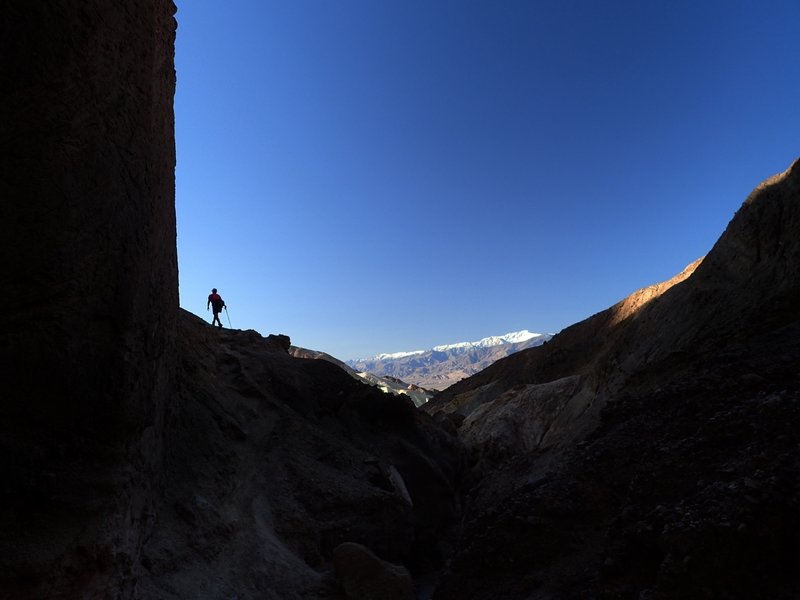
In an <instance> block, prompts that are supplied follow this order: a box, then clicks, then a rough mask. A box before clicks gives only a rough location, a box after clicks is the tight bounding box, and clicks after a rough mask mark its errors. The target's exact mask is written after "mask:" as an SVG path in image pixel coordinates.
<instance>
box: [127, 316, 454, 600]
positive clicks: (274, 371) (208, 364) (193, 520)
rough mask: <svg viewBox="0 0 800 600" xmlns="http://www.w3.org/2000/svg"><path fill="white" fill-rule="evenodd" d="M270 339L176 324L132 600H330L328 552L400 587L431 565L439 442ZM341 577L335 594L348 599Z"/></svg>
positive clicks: (439, 511) (449, 450) (442, 469)
mask: <svg viewBox="0 0 800 600" xmlns="http://www.w3.org/2000/svg"><path fill="white" fill-rule="evenodd" d="M281 337H283V341H285V336H269V337H268V338H262V337H261V336H260V335H259V334H258V333H256V332H255V331H232V330H218V329H216V328H212V327H210V326H208V325H207V324H205V323H204V322H203V321H201V320H200V319H198V318H197V317H194V316H193V315H190V314H189V313H183V314H182V319H181V329H180V335H179V340H180V345H179V352H180V357H181V375H182V376H181V379H180V381H181V387H180V390H179V394H178V401H177V402H176V403H175V406H174V412H173V413H172V414H171V417H170V419H169V421H168V425H169V427H168V431H169V436H170V437H169V448H170V451H169V453H168V454H167V456H166V460H165V465H164V473H165V478H166V485H165V487H164V488H163V490H162V492H161V501H160V503H159V504H158V505H157V507H156V511H155V515H154V518H155V523H154V528H153V534H152V536H151V538H150V539H149V540H148V542H147V544H146V545H145V547H144V550H143V564H144V565H145V567H146V570H145V572H144V573H143V575H142V577H141V578H140V581H139V589H138V591H139V595H138V597H139V598H148V599H149V598H152V599H153V600H156V599H158V600H168V599H175V600H178V599H181V598H201V597H215V598H216V597H218V598H231V597H237V598H268V599H275V600H287V599H292V598H297V599H305V598H341V597H343V596H342V592H341V583H340V582H338V581H337V579H336V578H335V576H334V569H333V559H334V550H335V549H336V548H337V547H339V546H340V545H341V544H344V543H353V544H361V545H363V546H365V547H367V548H369V549H370V550H371V551H372V552H373V553H375V555H376V556H377V557H379V558H380V559H381V560H383V561H388V562H391V563H394V564H398V565H404V568H407V569H408V570H410V571H411V573H413V574H414V575H416V576H423V575H426V574H429V573H430V572H433V571H435V570H437V569H438V568H440V567H441V566H442V564H443V560H444V554H445V547H444V546H443V545H442V543H441V540H442V539H445V538H446V537H447V533H448V531H449V530H450V529H452V527H453V526H454V525H455V523H456V522H457V518H458V514H459V512H458V510H459V506H458V503H457V498H458V495H457V494H456V486H457V482H458V478H459V476H460V473H461V471H462V458H461V457H462V454H461V450H460V446H459V445H458V443H457V442H456V440H455V438H454V437H453V436H451V435H450V434H447V433H446V432H445V431H444V430H442V429H441V428H440V427H438V426H437V424H436V423H435V422H434V420H433V419H432V418H431V417H429V416H428V415H426V414H425V413H422V412H420V411H418V410H417V409H416V408H415V407H414V405H413V404H412V402H411V401H410V400H409V399H408V398H405V397H403V396H393V395H391V394H384V393H382V392H381V391H379V390H377V389H375V388H373V387H370V386H367V385H364V384H362V383H360V382H358V381H356V380H355V379H353V378H352V377H351V376H349V375H348V374H347V373H346V372H345V371H344V370H342V369H341V368H339V367H338V366H336V365H334V364H332V363H330V362H328V361H324V360H313V359H301V358H294V357H292V356H290V355H289V354H288V353H287V351H286V350H287V345H286V344H285V343H282V340H281ZM348 573H350V571H348ZM352 576H353V574H352V573H350V575H348V579H347V581H346V582H343V583H345V588H348V586H349V587H352V586H355V588H359V585H361V584H360V583H358V582H355V583H354V582H353V581H352V580H351V578H352ZM356 579H357V580H358V577H357V578H356ZM361 583H363V582H361ZM365 585H366V584H365ZM409 585H410V579H409ZM348 597H356V596H352V594H351V595H350V596H348ZM395 597H399V596H395Z"/></svg>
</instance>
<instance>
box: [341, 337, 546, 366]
mask: <svg viewBox="0 0 800 600" xmlns="http://www.w3.org/2000/svg"><path fill="white" fill-rule="evenodd" d="M543 335H545V334H543V333H531V332H530V331H528V330H527V329H523V330H522V331H512V332H511V333H506V334H505V335H493V336H490V337H485V338H483V339H480V340H478V341H477V342H457V343H455V344H445V345H442V346H434V347H433V348H431V350H433V351H434V352H447V351H449V350H461V351H466V350H469V349H471V348H489V347H491V346H502V345H504V344H520V343H522V342H527V341H528V340H532V339H534V338H537V337H542V336H543ZM426 352H430V350H412V351H410V352H392V353H389V354H378V355H377V356H373V357H371V358H360V359H358V360H355V361H348V362H350V363H357V362H363V361H372V360H397V359H400V358H406V357H408V356H417V355H419V354H425V353H426Z"/></svg>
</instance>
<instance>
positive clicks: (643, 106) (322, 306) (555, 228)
mask: <svg viewBox="0 0 800 600" xmlns="http://www.w3.org/2000/svg"><path fill="white" fill-rule="evenodd" d="M176 4H177V5H178V14H177V20H178V37H177V46H176V69H177V74H178V87H177V94H176V98H175V118H176V143H177V153H178V165H177V173H176V177H177V181H176V195H177V216H178V257H179V269H180V297H181V306H183V307H184V308H186V309H187V310H189V311H191V312H194V313H196V314H199V315H201V316H209V318H210V315H207V313H206V311H205V305H206V297H207V295H208V293H209V292H210V289H211V287H217V288H219V290H220V293H221V294H222V295H223V297H224V298H225V299H226V301H227V303H228V306H229V312H230V318H231V321H232V323H233V325H234V326H235V327H237V328H243V329H256V330H258V331H259V332H261V333H262V334H264V335H266V334H268V333H285V334H287V335H289V336H290V337H291V338H292V341H293V343H295V344H297V345H300V346H304V347H307V348H313V349H316V350H323V351H326V352H329V353H331V354H333V355H334V356H337V357H339V358H342V359H349V358H356V357H362V356H370V355H373V354H377V353H379V352H396V351H401V350H417V349H425V348H430V347H432V346H434V345H437V344H445V343H451V342H458V341H467V340H477V339H479V338H482V337H486V336H489V335H497V334H503V333H506V332H509V331H514V330H519V329H530V330H532V331H539V332H557V331H559V330H561V329H563V328H564V327H566V326H568V325H570V324H572V323H574V322H577V321H580V320H582V319H584V318H586V317H588V316H590V315H592V314H593V313H595V312H597V311H600V310H603V309H605V308H607V307H608V306H610V305H611V304H613V303H614V302H616V301H618V300H620V299H622V298H623V297H625V296H626V295H628V294H630V293H631V292H633V291H635V290H636V289H638V288H640V287H643V286H646V285H650V284H653V283H656V282H659V281H662V280H664V279H668V278H670V277H671V276H672V275H674V274H676V273H678V272H679V271H681V270H682V269H683V267H684V266H685V265H687V264H688V263H690V262H691V261H693V260H694V259H696V258H698V257H700V256H702V255H704V254H705V253H707V252H708V250H709V249H710V248H711V246H712V245H713V243H714V242H715V241H716V239H717V238H718V237H719V235H720V234H721V233H722V231H723V230H724V228H725V226H726V224H727V223H728V221H729V220H730V218H731V217H732V215H733V213H734V212H735V211H736V210H737V209H738V208H739V206H740V205H741V203H742V201H743V200H744V198H745V197H746V196H747V194H748V193H749V192H750V191H751V189H752V188H753V187H755V186H756V185H757V184H758V183H759V182H760V181H761V180H763V179H765V178H766V177H768V176H770V175H772V174H774V173H776V172H779V171H782V170H783V169H785V168H786V167H788V165H789V164H790V163H791V162H792V161H793V160H794V159H795V158H797V157H798V156H800V111H798V108H797V107H798V105H800V36H798V35H797V33H796V24H797V23H798V22H800V3H797V2H785V3H783V2H763V3H762V2H737V1H731V2H715V1H705V2H683V1H678V2H669V3H666V2H646V1H645V2H642V1H637V2H628V1H625V2H614V3H606V2H576V1H572V2H570V1H566V2H564V1H559V2H548V1H530V2H516V1H503V2H496V1H494V2H490V1H488V0H487V1H469V0H463V1H434V2H431V1H417V0H402V1H394V0H379V1H375V0H359V1H356V0H341V1H336V2H334V1H328V0H314V1H312V0H292V1H289V0H286V1H282V2H277V1H271V0H232V1H230V2H226V3H219V2H211V1H209V0H193V1H191V2H190V1H188V0H178V1H177V2H176Z"/></svg>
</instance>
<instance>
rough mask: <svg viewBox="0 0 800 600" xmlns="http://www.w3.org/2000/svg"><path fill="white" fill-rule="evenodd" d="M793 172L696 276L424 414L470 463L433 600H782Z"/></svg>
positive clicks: (594, 322) (787, 591)
mask: <svg viewBox="0 0 800 600" xmlns="http://www.w3.org/2000/svg"><path fill="white" fill-rule="evenodd" d="M798 233H800V163H799V162H796V163H795V164H794V165H792V167H791V168H790V169H788V170H787V171H786V172H784V173H782V174H781V175H778V176H776V177H773V178H771V179H769V180H767V181H766V182H765V183H764V184H762V185H761V186H759V187H758V188H757V189H756V190H755V191H754V192H753V193H752V194H751V195H750V196H749V197H748V199H747V200H746V201H745V203H744V205H743V206H742V207H741V209H740V210H739V211H738V213H737V214H736V216H735V217H734V219H733V220H732V221H731V223H730V224H729V226H728V228H727V229H726V231H725V233H724V234H723V235H722V237H721V238H720V240H719V241H718V242H717V244H716V245H715V246H714V248H713V249H712V250H711V252H710V253H709V254H708V256H707V257H706V258H705V259H704V260H703V261H702V262H698V263H695V264H693V265H691V266H690V267H689V268H688V269H687V270H686V271H685V272H684V273H682V274H681V275H679V276H678V277H676V278H675V279H674V280H672V281H670V282H667V283H665V284H661V285H659V286H655V287H653V288H647V289H645V290H642V291H641V292H638V293H637V294H634V295H633V296H631V297H630V298H628V299H626V300H624V301H623V302H620V303H619V304H617V305H615V306H614V307H612V308H610V309H609V310H607V311H604V312H602V313H599V314H597V315H595V316H593V317H591V318H589V319H587V320H586V321H583V322H581V323H578V324H576V325H574V326H572V327H570V328H568V329H566V330H565V331H564V332H562V333H560V334H559V335H558V336H556V337H555V338H554V339H553V340H552V341H551V342H549V343H548V344H547V345H546V346H543V347H541V348H535V349H532V350H528V351H525V352H523V353H521V354H518V355H515V356H512V357H510V358H508V359H505V360H503V361H500V362H499V363H496V364H495V365H494V366H492V367H490V368H489V369H487V370H486V371H484V372H482V373H480V374H478V375H476V376H474V377H472V378H470V379H469V380H466V381H464V382H462V383H460V384H457V385H456V386H453V387H452V388H450V389H448V390H446V391H445V392H444V393H443V394H441V395H440V396H439V398H437V399H436V400H434V401H433V402H432V403H431V404H429V405H427V406H426V407H425V408H426V410H430V411H431V412H434V413H437V412H438V416H439V418H444V419H447V420H449V421H450V422H451V423H453V424H454V425H456V426H458V427H459V433H460V435H461V438H462V440H463V441H464V442H465V443H466V444H467V446H468V448H469V450H470V452H471V454H472V460H473V477H474V481H475V485H474V486H473V488H472V490H471V492H470V494H469V497H468V499H467V500H466V507H467V514H466V516H465V519H466V522H467V525H466V528H465V531H464V535H463V538H462V540H461V543H460V545H459V548H460V549H459V550H458V552H457V553H456V556H455V557H454V560H453V562H452V564H451V566H450V569H449V571H448V574H447V575H446V576H445V577H444V581H443V583H442V585H441V586H440V587H439V589H438V590H437V595H436V598H476V599H477V598H488V597H494V598H542V599H544V598H573V597H574V598H589V597H597V598H660V599H667V598H766V597H769V598H794V597H797V596H798V594H800V586H798V584H797V580H796V578H795V577H794V575H793V573H796V572H797V569H798V567H800V560H799V559H798V556H800V554H798V553H797V548H798V542H800V508H798V507H800V502H799V501H800V485H799V482H798V474H799V473H800V444H799V442H800V434H798V431H797V427H796V425H797V423H798V419H799V418H800V376H799V374H800V236H798Z"/></svg>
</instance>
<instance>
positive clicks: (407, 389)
mask: <svg viewBox="0 0 800 600" xmlns="http://www.w3.org/2000/svg"><path fill="white" fill-rule="evenodd" d="M289 354H291V355H292V356H294V357H295V358H313V359H316V360H327V361H328V362H330V363H333V364H335V365H336V366H337V367H340V368H341V369H344V370H345V371H346V372H347V373H348V375H350V376H351V377H353V379H357V380H358V381H361V382H363V383H366V384H367V385H371V386H373V387H377V388H378V389H380V390H382V391H383V392H385V393H387V394H394V395H395V396H397V395H398V394H404V395H406V396H408V397H409V398H411V401H412V402H413V403H414V405H415V406H422V405H423V404H425V403H426V402H427V401H428V400H430V399H431V397H433V394H434V393H435V392H431V391H428V390H425V389H422V388H421V387H419V386H416V385H414V384H409V383H406V382H405V381H401V380H400V379H397V378H396V377H379V376H378V375H374V374H372V373H367V372H363V371H362V372H359V371H356V370H355V369H353V368H352V367H351V366H349V365H348V364H346V363H345V362H343V361H341V360H339V359H338V358H334V357H333V356H331V355H330V354H327V353H326V352H320V351H318V350H309V349H308V348H300V347H298V346H290V347H289Z"/></svg>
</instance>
